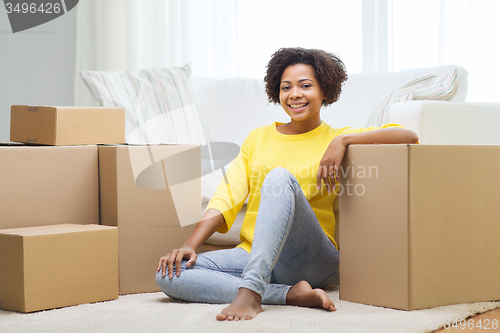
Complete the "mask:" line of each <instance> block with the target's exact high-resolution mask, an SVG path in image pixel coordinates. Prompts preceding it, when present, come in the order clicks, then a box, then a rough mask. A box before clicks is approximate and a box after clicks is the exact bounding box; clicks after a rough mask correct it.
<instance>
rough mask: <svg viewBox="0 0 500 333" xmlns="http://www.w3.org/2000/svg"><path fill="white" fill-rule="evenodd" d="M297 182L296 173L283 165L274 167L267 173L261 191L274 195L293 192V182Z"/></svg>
mask: <svg viewBox="0 0 500 333" xmlns="http://www.w3.org/2000/svg"><path fill="white" fill-rule="evenodd" d="M294 181H295V182H296V181H297V180H296V179H295V177H294V175H293V174H292V173H291V172H290V171H288V170H287V169H285V168H283V167H277V168H274V169H272V170H271V171H269V172H268V174H267V175H266V178H265V179H264V182H263V183H262V188H261V192H262V193H263V194H267V195H272V196H281V195H283V194H291V193H293V186H292V185H293V182H294Z"/></svg>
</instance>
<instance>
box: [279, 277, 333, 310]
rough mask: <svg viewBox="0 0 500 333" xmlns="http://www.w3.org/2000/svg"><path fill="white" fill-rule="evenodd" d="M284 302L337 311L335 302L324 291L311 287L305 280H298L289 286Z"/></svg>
mask: <svg viewBox="0 0 500 333" xmlns="http://www.w3.org/2000/svg"><path fill="white" fill-rule="evenodd" d="M286 304H287V305H296V306H304V307H308V308H323V309H325V310H328V311H337V308H336V307H335V304H333V302H332V300H331V299H329V298H328V295H327V294H326V292H325V291H324V290H323V289H319V288H318V289H313V288H312V287H311V285H310V284H309V283H308V282H307V281H300V282H299V283H297V284H296V285H294V286H293V287H292V288H290V290H289V291H288V294H287V295H286Z"/></svg>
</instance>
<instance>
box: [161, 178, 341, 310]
mask: <svg viewBox="0 0 500 333" xmlns="http://www.w3.org/2000/svg"><path fill="white" fill-rule="evenodd" d="M186 262H187V261H186V260H183V261H182V264H181V274H180V276H176V275H175V267H174V276H173V278H172V279H169V278H168V275H167V276H165V277H162V276H161V271H160V272H157V273H156V283H157V284H158V286H159V287H160V288H161V290H163V292H165V294H167V295H168V296H170V297H172V298H176V299H181V300H184V301H189V302H201V303H230V302H232V301H233V300H234V298H235V297H236V294H237V293H238V289H239V288H241V287H243V288H247V289H250V290H252V291H254V292H256V293H257V294H259V295H260V296H261V297H262V304H281V305H284V304H286V295H287V293H288V290H289V289H290V288H291V286H293V285H295V284H296V283H297V282H299V281H302V280H305V281H307V282H309V283H310V284H311V286H312V287H313V288H325V287H326V286H328V285H329V284H331V283H332V282H335V281H338V268H339V252H338V250H337V249H336V248H335V246H334V245H333V244H332V242H331V241H330V240H329V239H328V237H327V236H326V234H325V233H324V232H323V229H322V228H321V226H320V224H319V222H318V219H317V218H316V215H315V214H314V212H313V211H312V209H311V206H310V204H309V202H308V201H307V199H306V197H305V196H304V193H303V192H302V189H301V188H300V185H299V183H298V182H297V180H296V179H295V177H294V176H293V175H292V174H291V173H290V172H289V171H288V170H286V169H284V168H275V169H273V170H271V171H270V172H269V173H268V174H267V176H266V178H265V179H264V182H263V184H262V188H261V198H260V204H259V211H258V214H257V219H256V222H255V232H254V239H253V243H252V251H251V254H249V253H248V252H247V251H245V250H244V249H242V248H239V247H237V248H234V249H229V250H219V251H211V252H205V253H201V254H200V255H198V258H197V260H196V263H195V265H193V266H192V267H190V268H187V267H186Z"/></svg>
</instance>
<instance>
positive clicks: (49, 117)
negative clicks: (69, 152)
mask: <svg viewBox="0 0 500 333" xmlns="http://www.w3.org/2000/svg"><path fill="white" fill-rule="evenodd" d="M10 141H15V142H24V143H37V144H44V145H53V146H65V145H68V146H69V145H89V144H107V143H124V142H125V108H111V107H71V106H65V107H59V106H57V107H53V106H30V105H12V107H11V115H10Z"/></svg>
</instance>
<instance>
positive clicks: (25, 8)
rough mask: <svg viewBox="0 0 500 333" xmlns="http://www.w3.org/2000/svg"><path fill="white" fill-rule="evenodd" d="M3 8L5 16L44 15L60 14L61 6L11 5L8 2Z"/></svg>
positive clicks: (45, 4) (48, 4) (51, 4)
mask: <svg viewBox="0 0 500 333" xmlns="http://www.w3.org/2000/svg"><path fill="white" fill-rule="evenodd" d="M5 8H6V9H7V14H10V13H13V12H14V13H18V14H20V13H23V14H27V13H31V14H35V13H45V14H59V13H60V12H61V4H60V3H54V4H53V3H50V2H47V3H41V4H36V3H26V2H24V3H17V4H12V3H10V2H7V3H6V4H5Z"/></svg>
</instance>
